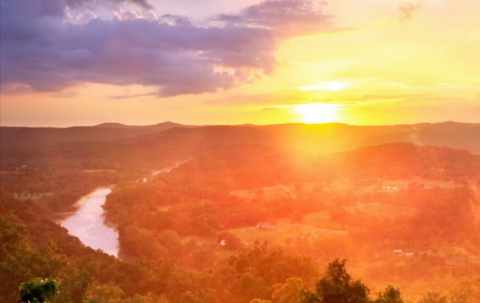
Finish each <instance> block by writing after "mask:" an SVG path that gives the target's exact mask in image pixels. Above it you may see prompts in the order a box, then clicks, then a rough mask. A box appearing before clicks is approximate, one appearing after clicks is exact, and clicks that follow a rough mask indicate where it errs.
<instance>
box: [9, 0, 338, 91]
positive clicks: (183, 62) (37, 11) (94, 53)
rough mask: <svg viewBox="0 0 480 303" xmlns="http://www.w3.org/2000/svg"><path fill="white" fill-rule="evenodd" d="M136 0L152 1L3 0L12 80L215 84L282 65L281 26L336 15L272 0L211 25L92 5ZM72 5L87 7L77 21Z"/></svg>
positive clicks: (198, 87) (37, 87)
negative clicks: (100, 13) (97, 10)
mask: <svg viewBox="0 0 480 303" xmlns="http://www.w3.org/2000/svg"><path fill="white" fill-rule="evenodd" d="M126 2H130V3H135V4H138V5H139V6H140V7H142V8H144V9H148V8H150V7H151V6H150V5H149V3H148V2H147V1H145V0H128V1H127V0H103V1H100V0H2V1H1V2H0V3H1V20H0V21H1V29H0V30H1V36H0V43H1V49H2V51H1V53H0V55H1V64H0V73H1V85H2V88H3V87H7V86H8V87H17V88H18V87H21V88H22V90H23V89H25V87H29V88H30V89H31V90H34V91H61V90H63V89H65V88H69V87H74V86H76V85H79V84H82V83H101V84H113V85H132V84H137V85H143V86H154V87H158V88H159V91H158V95H159V96H176V95H182V94H199V93H204V92H215V91H217V90H219V89H228V88H230V87H232V86H235V85H237V84H239V83H244V82H248V81H254V80H255V79H257V78H259V77H261V75H263V74H270V73H272V72H273V70H274V68H275V65H276V64H277V61H276V59H275V57H274V51H275V50H276V39H275V38H274V36H275V35H276V34H277V33H278V32H279V31H281V32H283V34H285V35H287V34H288V35H287V36H292V35H300V34H301V33H311V32H315V31H322V30H325V28H328V24H329V19H330V17H329V16H328V15H326V14H325V13H323V12H322V10H321V7H322V6H323V5H324V4H322V2H315V1H305V0H298V1H293V0H288V1H287V0H282V1H264V2H261V3H260V4H258V5H254V6H250V7H248V8H246V9H245V10H243V11H242V12H241V13H240V14H238V15H229V16H227V15H224V16H222V17H221V19H222V20H224V21H228V22H224V23H223V25H221V26H206V27H200V26H196V25H195V24H193V23H192V22H190V20H188V19H187V18H185V17H182V16H174V15H164V16H161V17H160V18H158V19H157V18H156V17H154V18H144V16H142V15H141V13H139V12H125V11H122V10H115V13H116V16H117V17H116V18H115V19H113V20H101V19H96V16H95V15H94V14H92V13H90V12H88V11H86V10H85V8H87V7H94V6H98V5H103V6H108V5H118V4H122V3H126ZM67 7H68V8H69V10H70V11H72V10H75V9H81V11H79V12H80V13H81V14H79V15H78V17H77V20H76V21H72V20H69V19H68V18H69V14H68V10H67ZM152 16H153V15H152ZM235 16H236V17H235ZM235 18H237V20H236V21H233V19H235ZM2 92H5V91H4V90H2Z"/></svg>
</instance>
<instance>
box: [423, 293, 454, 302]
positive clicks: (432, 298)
mask: <svg viewBox="0 0 480 303" xmlns="http://www.w3.org/2000/svg"><path fill="white" fill-rule="evenodd" d="M447 302H448V301H447V296H445V295H442V294H440V293H438V292H429V293H427V294H426V295H425V296H424V297H423V298H422V299H420V301H418V303H447Z"/></svg>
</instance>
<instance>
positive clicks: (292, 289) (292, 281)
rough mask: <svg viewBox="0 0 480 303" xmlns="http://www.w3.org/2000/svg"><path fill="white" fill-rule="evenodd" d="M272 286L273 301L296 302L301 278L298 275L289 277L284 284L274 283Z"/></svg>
mask: <svg viewBox="0 0 480 303" xmlns="http://www.w3.org/2000/svg"><path fill="white" fill-rule="evenodd" d="M273 288H274V291H273V294H272V299H273V302H275V303H297V302H298V299H299V295H300V291H301V290H302V289H303V280H302V279H301V278H298V277H293V278H289V279H287V281H286V282H285V283H284V284H275V285H274V286H273Z"/></svg>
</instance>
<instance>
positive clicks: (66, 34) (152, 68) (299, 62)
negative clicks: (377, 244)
mask: <svg viewBox="0 0 480 303" xmlns="http://www.w3.org/2000/svg"><path fill="white" fill-rule="evenodd" d="M0 5H1V7H0V9H1V18H0V22H1V24H0V25H1V28H0V31H1V35H0V43H1V45H0V47H1V48H0V59H1V61H0V125H2V126H54V127H66V126H74V125H95V124H99V123H104V122H119V123H124V124H129V125H149V124H156V123H160V122H163V121H173V122H178V123H183V124H190V125H200V124H203V125H205V124H244V123H252V124H278V123H297V122H300V123H326V122H340V123H348V124H355V125H380V124H383V125H385V124H411V123H420V122H442V121H459V122H474V123H477V122H480V17H479V13H478V12H479V11H480V1H471V0H408V1H402V0H398V1H397V0H324V1H314V0H264V1H258V0H244V1H231V0H0Z"/></svg>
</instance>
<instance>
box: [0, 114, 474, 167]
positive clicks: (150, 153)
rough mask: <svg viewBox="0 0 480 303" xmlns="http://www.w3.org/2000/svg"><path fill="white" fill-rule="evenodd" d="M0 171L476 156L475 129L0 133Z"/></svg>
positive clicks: (166, 127)
mask: <svg viewBox="0 0 480 303" xmlns="http://www.w3.org/2000/svg"><path fill="white" fill-rule="evenodd" d="M0 135H1V142H2V144H1V146H0V152H1V157H2V163H1V170H8V171H11V170H15V169H18V168H19V167H22V166H24V165H27V166H36V167H47V166H48V167H52V166H56V167H64V168H68V167H70V168H80V169H123V168H153V169H154V168H155V167H153V166H157V164H156V163H159V162H162V163H163V162H164V161H168V160H171V159H173V160H178V158H183V159H187V158H190V157H195V156H197V155H202V154H205V153H206V154H208V153H210V152H216V153H221V152H226V153H229V152H230V151H231V150H232V149H233V150H237V149H240V150H245V149H251V150H252V151H256V152H259V153H263V152H266V151H275V152H282V153H289V154H291V155H295V154H296V155H298V156H300V157H303V156H305V155H307V156H310V155H313V156H318V155H321V154H325V153H335V152H342V151H348V150H353V149H357V148H361V147H365V146H374V145H381V144H385V143H398V142H402V143H412V144H415V145H418V146H425V145H431V146H438V147H449V148H456V149H464V150H468V151H470V152H472V153H480V125H478V124H465V123H454V122H445V123H438V124H417V125H397V126H352V125H346V124H338V123H330V124H311V125H309V124H282V125H267V126H253V125H238V126H203V127H186V126H178V125H177V124H174V123H169V122H166V123H162V124H159V125H155V126H145V127H141V126H125V125H122V124H115V123H106V124H102V125H97V126H94V127H74V128H66V129H55V128H53V129H49V128H9V127H4V128H1V130H0Z"/></svg>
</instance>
